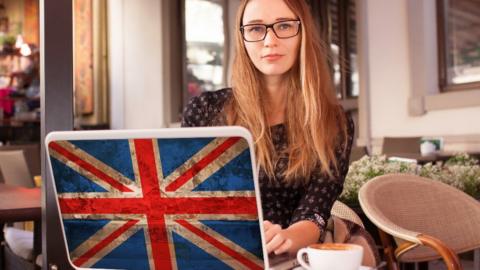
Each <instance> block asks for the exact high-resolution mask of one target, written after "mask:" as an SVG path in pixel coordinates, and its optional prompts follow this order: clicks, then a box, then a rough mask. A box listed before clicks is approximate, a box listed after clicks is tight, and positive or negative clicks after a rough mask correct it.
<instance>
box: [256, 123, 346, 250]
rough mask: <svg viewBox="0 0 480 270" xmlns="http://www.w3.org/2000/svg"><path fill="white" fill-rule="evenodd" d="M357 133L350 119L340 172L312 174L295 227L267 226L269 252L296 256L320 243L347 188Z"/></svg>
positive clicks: (294, 219)
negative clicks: (352, 149) (327, 223)
mask: <svg viewBox="0 0 480 270" xmlns="http://www.w3.org/2000/svg"><path fill="white" fill-rule="evenodd" d="M353 134H354V126H353V121H352V120H351V118H350V117H348V116H347V135H348V138H347V143H346V144H342V145H343V147H341V148H340V147H339V148H338V149H337V162H338V171H337V172H336V173H334V176H333V177H330V178H329V177H327V176H325V175H324V174H322V173H321V172H320V170H318V169H317V170H316V171H314V172H313V173H312V176H311V179H310V181H309V184H308V186H307V188H306V192H305V194H304V196H303V198H302V199H301V200H300V202H299V205H298V207H297V209H296V210H295V211H294V213H293V216H292V220H291V225H290V226H289V227H288V228H286V229H283V230H282V229H281V228H280V226H279V225H275V224H271V223H270V222H268V221H266V223H267V224H266V225H265V223H264V226H265V235H266V241H267V251H268V252H274V253H276V254H280V253H283V252H290V253H294V252H296V251H297V250H298V249H300V248H301V247H305V246H308V245H310V244H313V243H317V242H318V241H319V239H320V235H321V233H322V232H323V231H324V229H325V226H326V222H327V220H328V219H329V218H330V211H331V209H332V206H333V204H334V203H335V201H336V200H337V198H338V196H340V193H341V192H342V189H343V182H344V180H345V176H346V175H347V172H348V163H349V158H350V150H351V146H352V142H353ZM268 223H270V224H268Z"/></svg>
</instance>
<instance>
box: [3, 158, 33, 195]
mask: <svg viewBox="0 0 480 270" xmlns="http://www.w3.org/2000/svg"><path fill="white" fill-rule="evenodd" d="M0 172H1V173H2V176H3V180H4V182H5V183H6V184H9V185H14V186H22V187H27V188H32V187H34V186H35V184H34V182H33V178H32V176H31V174H30V171H29V169H28V165H27V161H26V160H25V156H24V155H23V151H22V150H14V151H0Z"/></svg>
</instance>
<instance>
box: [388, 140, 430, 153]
mask: <svg viewBox="0 0 480 270" xmlns="http://www.w3.org/2000/svg"><path fill="white" fill-rule="evenodd" d="M420 139H421V137H385V138H383V147H382V154H385V155H388V154H396V153H413V154H420Z"/></svg>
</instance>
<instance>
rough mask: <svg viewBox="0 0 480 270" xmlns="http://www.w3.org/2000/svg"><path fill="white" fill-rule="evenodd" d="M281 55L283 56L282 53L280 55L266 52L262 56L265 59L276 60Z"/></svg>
mask: <svg viewBox="0 0 480 270" xmlns="http://www.w3.org/2000/svg"><path fill="white" fill-rule="evenodd" d="M282 57H283V55H281V54H267V55H264V56H262V58H263V59H265V60H267V61H275V60H278V59H280V58H282Z"/></svg>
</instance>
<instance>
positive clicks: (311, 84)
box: [225, 0, 347, 182]
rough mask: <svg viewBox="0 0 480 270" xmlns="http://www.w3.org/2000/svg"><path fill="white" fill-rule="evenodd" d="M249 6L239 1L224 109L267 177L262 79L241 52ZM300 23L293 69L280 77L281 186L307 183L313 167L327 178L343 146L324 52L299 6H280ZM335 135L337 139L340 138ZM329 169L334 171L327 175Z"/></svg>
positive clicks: (268, 139)
mask: <svg viewBox="0 0 480 270" xmlns="http://www.w3.org/2000/svg"><path fill="white" fill-rule="evenodd" d="M248 1H249V0H243V1H242V3H241V4H240V7H239V9H238V12H237V18H236V28H237V29H236V32H235V43H236V49H235V50H236V52H235V58H234V63H233V70H232V84H233V87H232V89H233V91H232V92H233V95H232V98H231V99H230V100H229V102H228V103H227V104H226V107H225V108H226V109H225V111H226V116H227V117H226V120H227V124H229V125H241V126H244V127H246V128H247V129H249V130H250V132H251V133H252V135H253V138H254V140H255V146H256V150H255V152H256V156H257V160H258V163H259V164H260V166H261V167H262V168H263V169H264V170H265V172H266V174H267V175H268V176H270V177H273V176H274V175H275V173H274V170H275V164H276V162H277V161H278V159H279V156H277V155H276V154H275V149H274V145H273V142H272V134H271V132H270V127H269V126H268V122H267V120H266V119H267V117H266V111H265V106H264V101H263V97H262V91H263V89H265V88H264V85H263V83H262V79H261V78H262V74H261V72H260V71H259V70H257V69H256V68H255V66H254V65H253V63H252V61H251V60H250V58H249V56H248V54H247V51H246V49H245V45H244V41H243V38H242V34H241V32H240V30H239V28H240V26H241V25H242V19H243V13H244V10H245V7H246V5H247V4H248ZM284 2H285V3H286V4H287V6H288V7H289V8H290V9H291V10H292V11H293V13H294V14H296V15H297V17H298V18H299V20H300V21H301V26H302V28H301V32H300V35H301V45H300V49H299V55H298V58H297V61H296V62H295V64H294V66H293V67H292V68H291V69H290V70H289V71H288V72H287V73H286V74H285V76H286V78H285V82H286V85H287V106H286V113H285V124H286V130H287V140H288V148H287V149H286V151H285V152H286V154H287V155H288V158H289V162H288V167H287V169H286V170H285V171H284V177H285V180H286V181H288V182H292V181H294V179H299V178H301V179H305V180H308V178H309V177H310V174H311V172H312V171H313V169H314V168H315V167H316V166H320V168H321V171H322V172H323V173H326V174H327V175H330V176H331V175H332V174H333V173H334V172H335V171H336V170H338V166H337V160H336V156H335V150H336V147H338V144H339V143H340V142H346V136H347V134H346V133H347V132H346V127H345V126H346V119H345V115H344V114H343V110H342V109H341V107H340V105H339V103H338V100H337V98H336V96H335V91H334V86H333V82H332V79H331V74H330V70H329V67H328V64H327V61H326V49H325V48H326V47H325V46H324V45H323V44H322V43H321V40H320V37H319V34H318V31H317V30H316V27H315V23H314V21H313V18H312V15H311V13H310V10H309V7H308V5H307V4H306V3H305V1H304V0H284ZM339 135H340V136H339ZM332 169H333V170H332Z"/></svg>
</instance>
